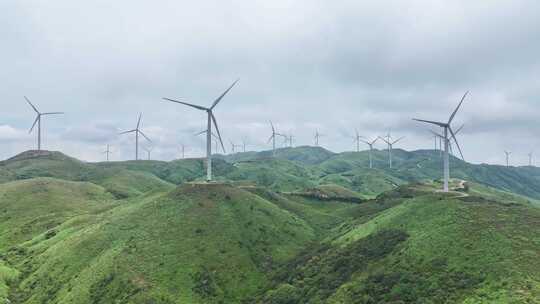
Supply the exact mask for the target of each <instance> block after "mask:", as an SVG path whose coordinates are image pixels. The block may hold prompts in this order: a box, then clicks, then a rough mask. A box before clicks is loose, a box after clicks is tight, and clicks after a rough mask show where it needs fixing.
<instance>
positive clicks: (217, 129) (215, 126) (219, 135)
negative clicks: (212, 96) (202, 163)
mask: <svg viewBox="0 0 540 304" xmlns="http://www.w3.org/2000/svg"><path fill="white" fill-rule="evenodd" d="M237 81H238V80H237ZM235 83H236V82H235ZM233 85H234V83H233ZM231 87H232V86H231ZM229 89H230V88H229ZM210 117H212V121H213V122H214V128H216V132H217V134H218V138H219V142H220V143H221V148H222V149H223V153H227V152H226V151H225V145H224V144H223V140H221V134H220V133H219V128H218V124H217V120H216V117H215V116H214V113H212V112H210Z"/></svg>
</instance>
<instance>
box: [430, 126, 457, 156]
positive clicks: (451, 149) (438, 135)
mask: <svg viewBox="0 0 540 304" xmlns="http://www.w3.org/2000/svg"><path fill="white" fill-rule="evenodd" d="M464 126H465V125H461V127H459V128H458V129H457V130H456V131H455V132H454V135H458V134H459V132H461V130H462V129H463V127H464ZM429 131H430V132H431V133H432V134H433V135H434V136H435V138H439V142H442V140H444V136H443V135H441V134H439V133H437V132H435V131H433V130H429ZM452 140H453V139H450V142H449V143H448V147H449V150H450V154H452V155H454V149H453V148H452ZM441 151H442V150H441Z"/></svg>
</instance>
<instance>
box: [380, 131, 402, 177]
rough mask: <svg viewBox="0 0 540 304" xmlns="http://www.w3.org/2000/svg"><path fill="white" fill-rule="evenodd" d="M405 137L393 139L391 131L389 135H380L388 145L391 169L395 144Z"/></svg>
mask: <svg viewBox="0 0 540 304" xmlns="http://www.w3.org/2000/svg"><path fill="white" fill-rule="evenodd" d="M404 138H405V137H400V138H398V139H396V140H394V141H392V136H390V133H388V135H386V136H385V137H380V136H379V139H381V140H382V141H384V142H385V143H386V144H387V145H388V164H389V166H390V169H392V150H393V149H394V145H395V144H397V143H398V142H400V141H402V140H403V139H404Z"/></svg>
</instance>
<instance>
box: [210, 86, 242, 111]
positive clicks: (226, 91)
mask: <svg viewBox="0 0 540 304" xmlns="http://www.w3.org/2000/svg"><path fill="white" fill-rule="evenodd" d="M238 80H240V79H236V80H235V81H234V82H233V84H231V86H230V87H229V88H228V89H227V90H225V92H223V94H221V96H219V97H218V98H217V99H216V100H215V101H214V103H213V104H212V106H211V107H210V110H212V109H213V108H214V107H215V106H217V104H218V103H219V102H220V101H221V99H222V98H223V97H225V95H227V93H229V91H230V90H231V89H232V88H233V87H234V85H235V84H236V83H237V82H238Z"/></svg>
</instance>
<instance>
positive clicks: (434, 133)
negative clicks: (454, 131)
mask: <svg viewBox="0 0 540 304" xmlns="http://www.w3.org/2000/svg"><path fill="white" fill-rule="evenodd" d="M429 132H431V134H433V135H435V136H437V137H440V138H444V136H442V135H441V134H439V133H437V132H435V131H433V130H429Z"/></svg>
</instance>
